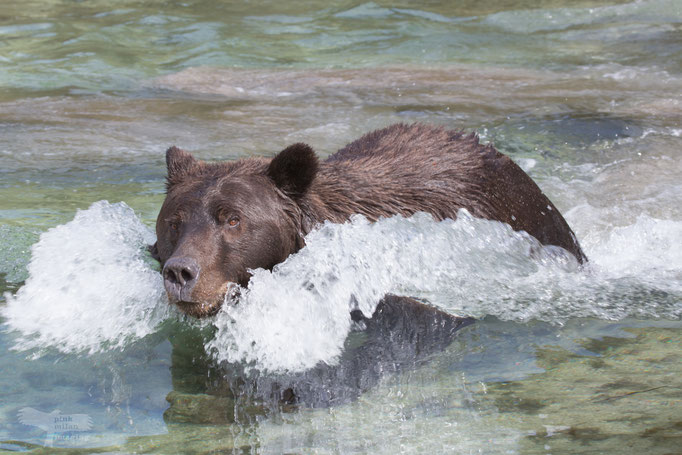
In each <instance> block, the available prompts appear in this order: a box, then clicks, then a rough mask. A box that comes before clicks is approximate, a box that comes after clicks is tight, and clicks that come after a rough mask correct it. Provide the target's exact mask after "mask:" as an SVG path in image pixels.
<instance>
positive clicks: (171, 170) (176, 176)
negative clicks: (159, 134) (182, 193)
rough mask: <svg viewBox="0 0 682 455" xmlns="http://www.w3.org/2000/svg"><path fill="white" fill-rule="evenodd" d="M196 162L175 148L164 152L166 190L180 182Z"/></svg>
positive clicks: (188, 154)
mask: <svg viewBox="0 0 682 455" xmlns="http://www.w3.org/2000/svg"><path fill="white" fill-rule="evenodd" d="M196 163H197V160H196V159H194V157H193V156H192V155H191V154H190V153H187V152H185V151H184V150H182V149H179V148H177V147H175V146H173V147H171V148H169V149H168V150H166V167H167V168H168V176H167V177H166V188H170V187H171V186H173V185H175V184H176V183H179V182H181V181H182V180H183V179H184V178H185V177H186V176H187V175H188V174H189V173H190V172H191V171H192V168H193V167H194V165H195V164H196Z"/></svg>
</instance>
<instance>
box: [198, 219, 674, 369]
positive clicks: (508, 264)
mask: <svg viewBox="0 0 682 455" xmlns="http://www.w3.org/2000/svg"><path fill="white" fill-rule="evenodd" d="M681 226H682V225H680V224H679V223H676V222H663V221H658V220H652V219H648V220H644V219H642V220H641V221H639V222H638V223H637V224H636V225H634V226H631V227H629V228H627V229H625V230H615V231H614V232H613V233H612V238H611V239H609V240H606V241H605V243H604V244H603V245H602V246H600V247H599V248H596V249H595V250H594V251H589V250H588V251H587V254H588V257H591V256H592V257H593V258H594V264H588V265H587V266H585V267H581V266H579V264H578V263H577V261H576V260H575V258H573V256H571V255H570V254H569V253H568V252H566V251H564V250H562V249H560V248H557V247H552V246H549V247H544V246H542V245H540V244H539V243H538V242H537V241H536V240H535V239H533V238H532V237H530V236H529V235H527V234H525V233H522V232H514V231H513V230H512V229H511V227H509V226H508V225H506V224H503V223H499V222H494V221H487V220H480V219H476V218H473V217H471V216H470V215H469V214H468V213H467V212H466V211H464V210H463V211H461V212H460V214H459V217H458V219H457V220H456V221H452V220H446V221H443V222H434V221H433V220H432V219H431V217H430V216H428V215H425V214H417V215H415V216H413V217H410V218H407V219H405V218H402V217H394V218H389V219H383V220H380V221H378V222H377V223H369V222H368V221H367V220H365V219H364V218H362V217H355V218H353V219H352V221H351V222H349V223H346V224H344V225H333V224H325V225H323V226H322V227H321V228H319V229H318V230H316V231H314V232H312V233H311V234H310V235H308V237H307V238H306V242H307V246H306V248H304V249H303V250H301V251H300V252H299V253H297V254H296V255H293V256H291V257H290V258H289V259H288V260H287V261H286V262H284V263H282V264H280V265H279V266H278V267H276V268H275V269H274V270H273V271H272V272H269V271H265V270H257V271H255V273H254V276H253V278H252V280H251V282H250V284H249V287H248V289H245V290H243V291H242V296H241V298H240V301H239V303H238V304H237V305H230V304H226V305H225V306H224V307H223V309H222V310H221V312H220V313H219V314H218V316H217V317H216V320H215V325H216V327H217V333H216V336H215V338H214V339H213V340H212V341H210V342H209V343H208V345H207V348H208V349H210V350H212V352H213V353H214V355H215V356H216V358H218V359H220V360H226V361H231V362H237V361H246V362H248V363H251V364H253V365H255V366H257V367H258V368H260V369H265V370H270V371H286V370H288V371H295V370H304V369H307V368H310V367H312V366H314V365H315V364H317V363H318V362H327V363H333V362H334V361H335V359H336V358H338V356H339V355H340V353H341V349H342V346H343V341H344V339H345V338H346V335H347V334H348V331H349V330H350V325H351V322H350V318H349V311H350V310H351V309H353V308H355V307H357V308H359V309H360V310H362V312H363V313H364V314H365V315H366V316H370V315H371V314H372V312H373V311H374V308H375V306H376V304H377V302H378V301H379V300H380V299H381V297H382V296H383V295H385V294H386V293H393V294H398V295H407V296H415V297H419V298H423V299H427V300H428V301H430V303H432V304H434V305H436V306H438V307H440V308H441V309H444V310H446V311H448V312H450V313H451V314H455V315H462V316H473V317H478V318H480V317H483V316H485V315H494V316H497V317H499V318H501V319H504V320H514V321H526V320H531V319H537V320H544V321H549V322H552V323H563V322H564V321H566V320H567V319H569V318H574V317H599V318H605V319H621V318H623V317H626V316H641V317H654V318H660V317H669V318H679V317H680V316H682V305H681V304H680V299H679V295H680V293H681V292H682V289H680V286H679V284H675V285H674V286H672V285H668V284H664V283H665V282H667V280H668V278H672V277H673V276H678V277H679V274H680V272H679V270H680V264H679V261H680V255H679V248H677V251H676V249H675V248H672V249H671V248H669V246H670V243H669V242H670V241H671V240H672V241H673V242H675V241H677V245H680V244H682V242H679V237H680V228H681ZM652 238H658V239H659V244H660V246H661V247H663V245H666V247H665V248H668V250H669V252H668V253H667V254H668V255H672V256H671V258H669V259H670V262H669V266H667V267H668V269H667V271H665V270H661V268H660V262H659V259H660V256H658V257H657V255H656V253H655V251H656V250H657V247H656V244H655V243H652V241H651V239H652ZM638 239H639V240H638ZM676 239H677V240H676ZM623 244H625V245H628V248H627V249H623V248H622V247H623ZM673 257H674V258H675V259H673ZM647 258H648V259H647ZM679 282H680V281H679V278H678V279H677V280H676V283H679Z"/></svg>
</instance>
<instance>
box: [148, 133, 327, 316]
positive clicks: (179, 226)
mask: <svg viewBox="0 0 682 455" xmlns="http://www.w3.org/2000/svg"><path fill="white" fill-rule="evenodd" d="M166 164H167V167H168V176H167V191H166V200H165V201H164V203H163V206H162V207H161V211H160V212H159V216H158V218H157V221H156V236H157V242H156V243H155V244H154V245H153V246H152V247H151V248H150V250H151V252H152V255H153V256H154V257H155V258H156V259H157V260H158V261H159V262H160V263H161V267H162V274H163V279H164V286H165V288H166V292H167V294H168V299H169V301H170V302H171V303H174V304H176V305H178V306H179V308H180V309H181V310H182V311H183V312H185V313H187V314H189V315H192V316H196V317H202V316H208V315H212V314H215V313H216V312H217V311H218V310H219V309H220V307H221V305H222V304H223V302H224V301H225V299H226V296H228V297H227V298H228V300H229V296H230V295H231V294H232V292H233V290H234V289H236V288H237V286H236V285H241V286H246V285H247V284H248V282H249V278H250V273H249V271H250V270H253V269H257V268H265V269H271V268H272V267H273V266H275V265H276V264H278V263H280V262H282V261H284V260H285V259H286V257H287V256H289V255H290V254H292V253H294V252H296V251H297V250H299V249H300V248H302V247H303V245H304V243H303V235H304V232H303V227H302V223H303V212H302V209H301V206H300V205H299V204H300V202H301V201H302V199H303V198H304V197H305V195H306V193H307V192H308V190H309V189H310V186H311V184H312V182H313V180H314V178H315V175H316V173H317V167H318V161H317V157H316V156H315V153H314V152H313V150H312V149H311V148H310V147H309V146H307V145H305V144H294V145H292V146H290V147H288V148H286V149H285V150H283V151H282V152H280V153H279V154H278V155H277V156H276V157H275V158H273V159H272V160H268V159H264V158H250V159H245V160H240V161H235V162H226V163H206V162H203V161H198V160H196V159H195V158H194V157H193V156H192V155H191V154H189V153H187V152H185V151H183V150H181V149H179V148H176V147H172V148H170V149H169V150H168V151H167V152H166Z"/></svg>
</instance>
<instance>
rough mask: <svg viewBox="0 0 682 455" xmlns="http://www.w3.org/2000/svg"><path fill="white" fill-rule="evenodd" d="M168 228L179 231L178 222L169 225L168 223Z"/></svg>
mask: <svg viewBox="0 0 682 455" xmlns="http://www.w3.org/2000/svg"><path fill="white" fill-rule="evenodd" d="M168 226H169V227H170V228H171V230H173V231H177V230H178V229H180V223H179V222H178V221H171V222H170V223H168Z"/></svg>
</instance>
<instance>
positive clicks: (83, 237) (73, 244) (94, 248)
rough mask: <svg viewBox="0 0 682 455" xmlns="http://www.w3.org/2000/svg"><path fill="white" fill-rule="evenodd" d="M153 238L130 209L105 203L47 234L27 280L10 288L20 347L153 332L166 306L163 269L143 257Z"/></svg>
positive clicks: (105, 345) (118, 339)
mask: <svg viewBox="0 0 682 455" xmlns="http://www.w3.org/2000/svg"><path fill="white" fill-rule="evenodd" d="M153 242H154V235H153V233H152V232H151V231H150V230H149V229H148V228H147V227H145V226H144V225H143V224H142V223H141V222H140V220H139V219H138V218H137V217H136V216H135V213H134V212H133V210H132V209H131V208H130V207H128V206H127V205H126V204H124V203H118V204H109V203H108V202H106V201H100V202H96V203H94V204H92V205H91V206H90V208H88V209H87V210H80V211H78V213H77V214H76V216H75V218H74V219H73V221H71V222H69V223H66V224H64V225H61V226H57V227H55V228H53V229H50V230H49V231H47V232H45V233H43V234H42V235H41V236H40V240H39V241H38V242H37V243H36V244H35V245H33V247H32V248H31V261H30V263H29V265H28V273H29V277H28V279H27V280H26V283H25V284H24V286H23V287H22V288H21V289H19V291H18V292H17V293H16V295H10V294H9V293H7V294H5V298H6V300H7V306H6V307H4V308H2V315H3V317H4V318H5V319H6V321H5V322H6V326H7V328H9V329H11V330H12V331H14V332H16V333H17V334H18V338H17V339H16V341H15V348H17V349H34V348H39V349H40V348H46V347H51V348H55V349H58V350H60V351H62V352H89V353H93V352H97V351H101V350H105V349H109V348H120V347H123V346H124V345H125V344H126V343H127V342H129V341H130V340H131V339H133V338H139V337H143V336H145V335H148V334H149V333H152V332H153V331H154V329H155V327H156V325H157V324H158V323H159V322H160V321H162V320H163V319H164V318H165V317H166V313H167V312H168V311H169V310H168V304H167V303H166V301H165V293H164V289H163V285H162V281H161V278H160V275H159V273H158V272H156V271H154V270H153V269H152V268H151V267H150V266H149V265H148V264H146V263H145V262H144V260H143V259H142V256H143V250H144V246H145V245H147V244H149V243H153Z"/></svg>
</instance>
